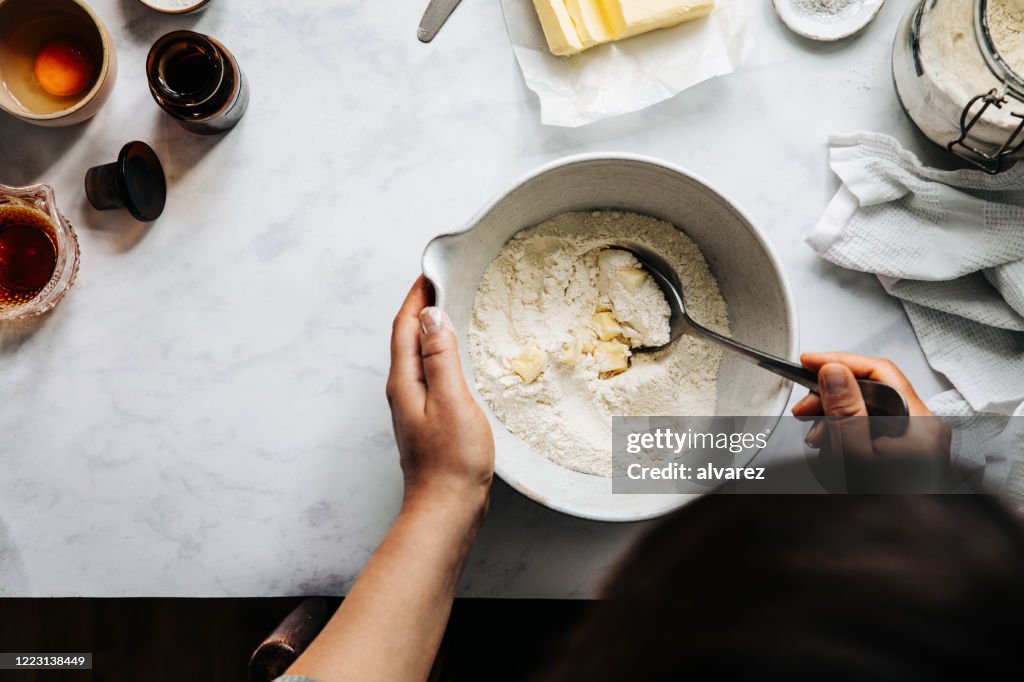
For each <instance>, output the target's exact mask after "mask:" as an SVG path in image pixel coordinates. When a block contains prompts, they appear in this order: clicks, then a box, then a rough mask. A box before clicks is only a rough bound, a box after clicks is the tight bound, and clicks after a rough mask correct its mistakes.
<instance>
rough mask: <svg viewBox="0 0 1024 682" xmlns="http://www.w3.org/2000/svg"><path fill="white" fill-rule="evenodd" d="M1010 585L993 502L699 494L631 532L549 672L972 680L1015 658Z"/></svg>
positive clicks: (1011, 545) (1011, 563)
mask: <svg viewBox="0 0 1024 682" xmlns="http://www.w3.org/2000/svg"><path fill="white" fill-rule="evenodd" d="M1022 581H1024V532H1022V529H1021V527H1020V526H1018V524H1017V521H1016V519H1015V518H1014V517H1013V516H1012V515H1011V514H1010V512H1008V511H1007V510H1006V509H1005V508H1004V507H1003V506H1002V505H1001V504H1000V503H999V502H998V501H997V500H996V499H994V498H990V497H984V496H884V497H852V496H708V497H704V498H702V499H700V500H698V501H696V502H694V503H693V504H691V505H689V506H687V507H685V508H684V509H682V510H680V511H679V512H677V513H675V514H674V515H672V516H670V517H668V518H666V519H665V520H664V521H662V522H661V523H659V524H658V525H656V526H655V527H654V528H652V529H651V530H650V531H649V532H648V533H647V534H646V535H645V536H644V537H643V538H642V539H641V540H640V542H639V543H638V544H637V546H636V547H634V549H633V550H632V551H631V552H630V554H629V555H628V556H627V557H626V558H625V560H624V561H623V562H622V563H621V565H620V566H619V567H618V569H617V570H616V571H615V573H614V574H613V575H612V577H611V579H610V580H609V582H608V583H607V586H606V588H605V599H604V600H602V601H600V602H598V603H596V604H595V606H594V609H593V611H592V613H591V615H590V617H589V618H588V619H587V620H586V621H585V623H584V624H583V625H582V626H581V627H580V629H579V630H578V631H577V632H576V633H574V635H573V637H572V638H571V640H570V641H569V646H568V648H567V650H566V651H565V654H564V656H563V658H562V659H561V660H560V662H559V663H558V665H557V666H556V667H555V669H554V670H553V671H552V674H551V675H550V677H549V678H547V679H548V680H550V682H563V681H568V680H587V682H602V681H604V680H631V681H636V682H647V681H651V682H653V681H659V682H660V681H661V680H676V679H681V678H683V677H684V676H685V677H690V678H693V679H707V678H708V677H709V676H711V675H716V676H721V675H724V676H727V679H730V680H731V679H741V680H742V679H759V680H761V679H773V678H779V677H788V678H796V679H802V678H806V677H810V676H812V675H813V676H815V677H820V678H821V679H829V680H834V679H873V680H885V679H893V680H897V679H898V680H904V679H913V678H917V677H936V676H945V675H948V674H951V673H962V674H969V675H971V676H972V677H984V676H985V674H986V673H989V672H994V671H998V670H1002V669H1004V668H1003V665H1004V664H1008V663H1009V662H1011V661H1013V660H1014V659H1015V654H1016V650H1017V647H1018V645H1019V642H1018V637H1017V635H1016V631H1017V628H1014V627H1011V626H1010V625H1009V623H1011V622H1013V621H1014V620H1017V619H1019V618H1020V614H1021V613H1024V583H1022ZM1010 619H1013V620H1010Z"/></svg>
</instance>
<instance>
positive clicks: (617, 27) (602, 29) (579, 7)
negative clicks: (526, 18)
mask: <svg viewBox="0 0 1024 682" xmlns="http://www.w3.org/2000/svg"><path fill="white" fill-rule="evenodd" d="M533 4H534V6H535V7H536V8H537V15H538V16H539V17H540V23H541V26H542V27H543V28H544V36H545V37H546V38H547V41H548V48H549V49H550V50H551V52H552V53H553V54H556V55H562V56H565V55H573V54H577V53H579V52H582V51H583V50H586V49H587V48H589V47H593V46H594V45H600V44H601V43H608V42H611V41H613V40H622V39H624V38H630V37H632V36H636V35H640V34H641V33H647V32H649V31H654V30H657V29H659V28H669V27H671V26H676V25H677V24H681V23H683V22H685V21H693V20H694V19H700V18H701V17H704V16H707V15H708V14H709V13H710V12H711V10H712V9H714V7H715V0H533Z"/></svg>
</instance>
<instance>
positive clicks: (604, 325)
mask: <svg viewBox="0 0 1024 682" xmlns="http://www.w3.org/2000/svg"><path fill="white" fill-rule="evenodd" d="M590 328H591V329H593V330H594V333H595V334H597V338H598V339H600V340H601V341H611V340H612V339H614V338H615V337H616V336H620V335H621V334H622V325H620V324H619V321H618V320H616V319H615V316H614V315H612V314H611V313H609V312H600V313H594V316H593V317H592V318H590Z"/></svg>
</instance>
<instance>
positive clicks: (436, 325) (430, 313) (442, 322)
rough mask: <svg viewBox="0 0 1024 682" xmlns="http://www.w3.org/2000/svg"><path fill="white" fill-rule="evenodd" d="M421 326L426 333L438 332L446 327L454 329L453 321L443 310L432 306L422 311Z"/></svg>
mask: <svg viewBox="0 0 1024 682" xmlns="http://www.w3.org/2000/svg"><path fill="white" fill-rule="evenodd" d="M420 327H421V328H422V329H423V333H424V334H436V333H437V332H439V331H441V330H442V329H444V328H445V327H447V328H448V329H452V323H451V320H449V319H448V315H446V314H445V312H444V311H443V310H441V309H440V308H435V307H433V306H431V307H429V308H424V309H423V310H422V311H421V312H420Z"/></svg>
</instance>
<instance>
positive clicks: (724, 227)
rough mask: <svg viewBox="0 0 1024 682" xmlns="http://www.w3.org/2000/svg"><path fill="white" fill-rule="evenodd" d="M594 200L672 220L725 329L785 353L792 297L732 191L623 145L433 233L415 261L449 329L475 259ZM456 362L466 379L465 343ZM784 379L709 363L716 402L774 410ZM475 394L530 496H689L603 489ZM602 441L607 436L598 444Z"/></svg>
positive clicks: (608, 506)
mask: <svg viewBox="0 0 1024 682" xmlns="http://www.w3.org/2000/svg"><path fill="white" fill-rule="evenodd" d="M595 209H609V210H625V211H633V212H636V213H643V214H646V215H651V216H654V217H657V218H661V219H663V220H666V221H668V222H670V223H672V224H673V225H675V226H676V227H678V228H680V229H682V230H683V231H684V232H686V234H687V235H689V236H690V238H691V239H693V240H694V241H695V242H696V243H697V245H698V246H700V248H701V250H702V251H703V252H704V256H705V258H706V259H707V261H708V265H709V266H710V267H711V272H712V273H713V274H714V275H715V277H716V278H717V279H718V283H719V286H720V288H721V291H722V295H723V296H724V297H725V300H726V303H727V304H728V307H729V319H730V322H731V326H732V333H733V337H734V338H736V339H738V340H740V341H743V342H745V343H747V344H750V345H752V346H755V347H757V348H760V349H763V350H766V351H768V352H770V353H774V354H775V355H779V356H782V357H787V358H794V357H796V354H797V342H798V337H799V335H798V333H797V317H796V308H795V307H794V305H793V297H792V294H791V292H790V289H789V285H788V283H787V282H786V278H785V276H784V275H783V274H782V270H781V266H780V264H779V261H778V258H776V256H775V254H774V253H773V252H772V249H771V247H770V246H769V245H768V242H767V240H766V239H765V238H764V236H763V235H762V234H761V233H760V231H759V230H758V229H757V228H756V227H754V225H753V224H752V223H751V222H750V220H749V219H747V217H746V216H744V215H743V213H742V212H741V211H740V210H739V209H737V208H736V207H735V206H734V205H733V204H732V203H731V202H729V201H728V200H727V199H725V198H723V197H722V196H721V195H719V194H718V193H717V192H715V191H714V190H712V189H711V188H710V187H708V186H707V185H706V184H705V183H704V182H702V181H701V180H699V179H697V178H695V177H694V176H692V175H691V174H689V173H687V172H686V171H683V170H681V169H679V168H676V167H675V166H672V165H670V164H667V163H664V162H662V161H658V160H655V159H651V158H645V157H640V156H632V155H624V154H615V155H608V154H598V155H589V154H588V155H581V156H573V157H569V158H566V159H562V160H560V161H557V162H555V163H553V164H550V165H548V166H544V167H543V168H540V169H538V170H536V171H534V172H532V173H530V174H529V175H527V176H526V177H525V178H523V179H522V180H520V181H519V182H517V183H516V184H515V185H514V186H513V187H512V188H511V189H510V190H509V191H507V192H505V193H504V194H502V195H500V196H498V197H497V198H495V199H494V200H493V201H491V203H490V204H489V205H487V206H486V207H485V208H484V209H483V210H482V211H481V212H480V213H479V214H478V215H477V216H476V218H474V219H473V220H472V221H471V222H470V223H469V226H468V227H467V228H466V229H465V230H464V231H462V232H458V233H455V234H450V235H443V236H440V237H438V238H436V239H434V240H433V241H432V242H431V243H430V244H429V245H428V246H427V249H426V252H425V253H424V254H423V272H424V274H425V275H426V276H427V277H428V278H429V279H430V280H431V282H433V284H434V287H435V289H436V291H437V298H438V305H440V306H442V307H443V308H444V309H445V310H446V311H447V312H448V314H449V316H450V317H451V319H452V322H453V323H454V325H455V328H456V329H457V330H458V332H459V335H460V338H462V339H465V337H466V332H467V330H468V329H469V326H470V320H471V317H472V310H473V299H474V297H475V296H476V292H477V287H478V286H479V284H480V279H481V277H482V276H483V273H484V270H485V269H486V268H487V266H488V265H489V264H490V263H491V261H492V260H494V258H495V257H496V256H497V255H498V252H499V251H500V250H501V248H502V246H503V245H504V244H505V242H506V241H508V240H509V238H511V237H512V235H514V234H515V233H516V232H518V231H520V230H522V229H525V228H528V227H532V226H534V225H537V224H538V223H541V222H543V221H545V220H547V219H549V218H552V217H554V216H556V215H559V214H561V213H565V212H567V211H583V210H595ZM462 363H463V367H465V369H466V372H467V376H468V379H469V384H470V386H473V384H474V381H473V378H472V373H473V364H472V361H471V359H470V357H469V353H468V349H467V344H466V343H463V344H462ZM791 390H792V388H791V385H790V384H789V383H788V382H785V381H783V380H782V379H780V378H778V377H776V376H775V375H774V374H771V373H769V372H766V371H764V370H762V369H759V368H758V367H756V366H754V365H752V364H750V363H748V362H745V361H742V360H740V359H739V358H736V357H732V356H730V355H729V354H726V356H725V357H724V358H723V360H722V365H721V368H720V370H719V373H718V414H720V415H735V416H769V417H779V416H781V415H782V413H783V411H784V410H785V408H786V404H787V403H788V401H789V396H790V392H791ZM474 393H475V390H474ZM476 398H477V399H478V400H479V401H480V403H481V404H482V405H483V407H484V410H485V411H486V412H487V414H488V416H489V417H490V419H491V423H492V425H493V428H494V438H495V444H496V447H497V462H496V470H497V474H498V475H499V476H501V478H502V479H503V480H504V481H505V482H506V483H508V484H509V485H511V486H512V487H514V488H515V489H516V490H518V491H520V492H521V493H523V494H524V495H526V496H527V497H529V498H530V499H532V500H535V501H537V502H539V503H541V504H544V505H546V506H548V507H551V508H552V509H557V510H559V511H562V512H565V513H567V514H572V515H574V516H580V517H583V518H588V519H596V520H602V521H638V520H641V519H649V518H652V517H655V516H659V515H661V514H665V513H667V512H669V511H671V510H672V509H675V508H677V507H679V506H681V505H682V504H685V503H686V502H687V501H689V500H690V499H692V498H693V497H695V496H694V495H669V494H649V495H640V494H613V493H612V479H610V478H604V477H600V476H591V475H588V474H581V473H578V472H575V471H570V470H569V469H565V468H562V467H560V466H558V465H556V464H553V463H552V462H551V461H550V460H548V459H547V458H546V457H544V456H543V455H541V454H540V453H538V452H536V451H535V450H533V449H532V448H531V447H530V446H529V445H527V444H526V443H524V442H523V441H522V440H520V439H519V438H517V437H516V436H514V435H512V434H511V433H510V432H509V431H508V430H507V429H506V428H505V427H504V426H503V425H502V423H501V421H500V420H498V418H497V417H495V415H494V414H493V412H491V410H490V409H489V408H488V406H487V404H486V402H484V401H483V400H482V399H481V398H480V396H479V394H476ZM611 447H612V444H611V442H609V443H608V448H609V451H610V450H611ZM747 463H748V462H736V466H741V465H744V464H747Z"/></svg>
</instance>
